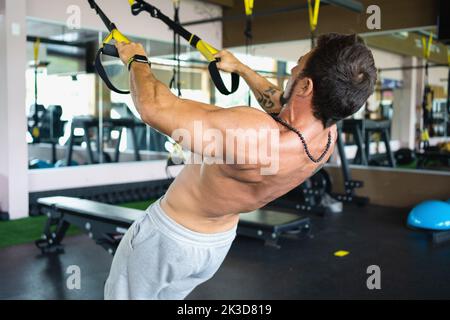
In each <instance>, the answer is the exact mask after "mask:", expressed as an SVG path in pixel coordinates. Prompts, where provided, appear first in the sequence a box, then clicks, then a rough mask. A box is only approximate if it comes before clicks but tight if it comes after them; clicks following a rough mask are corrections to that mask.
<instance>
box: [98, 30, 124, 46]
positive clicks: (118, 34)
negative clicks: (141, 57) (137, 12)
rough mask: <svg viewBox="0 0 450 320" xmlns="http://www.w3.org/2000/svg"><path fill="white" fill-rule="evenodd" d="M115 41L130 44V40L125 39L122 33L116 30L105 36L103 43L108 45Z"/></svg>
mask: <svg viewBox="0 0 450 320" xmlns="http://www.w3.org/2000/svg"><path fill="white" fill-rule="evenodd" d="M113 39H114V40H116V41H117V42H125V43H130V40H129V39H128V38H127V37H125V36H124V35H123V34H122V32H120V31H119V30H117V29H114V30H113V31H112V32H111V33H110V34H108V35H107V36H106V38H105V39H104V40H103V43H104V44H105V43H109V42H110V41H111V40H113Z"/></svg>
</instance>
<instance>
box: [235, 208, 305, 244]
mask: <svg viewBox="0 0 450 320" xmlns="http://www.w3.org/2000/svg"><path fill="white" fill-rule="evenodd" d="M310 228H311V221H310V219H309V218H308V217H305V216H301V215H299V214H292V213H287V212H278V211H274V210H267V209H260V210H256V211H253V212H250V213H245V214H241V218H240V220H239V225H238V229H237V233H238V235H241V236H246V237H252V238H256V239H261V240H264V241H265V244H266V245H267V246H271V247H275V248H277V249H278V248H280V246H279V245H278V240H279V238H280V236H282V235H283V234H289V233H290V234H307V233H309V231H310Z"/></svg>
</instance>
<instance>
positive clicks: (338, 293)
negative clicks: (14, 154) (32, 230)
mask: <svg viewBox="0 0 450 320" xmlns="http://www.w3.org/2000/svg"><path fill="white" fill-rule="evenodd" d="M407 213H408V212H407V210H399V209H393V208H385V207H377V206H367V207H364V208H359V207H356V206H347V207H346V209H345V211H344V213H343V214H339V215H336V216H328V217H313V229H312V233H311V237H309V238H306V239H291V238H285V239H281V241H280V244H281V248H280V249H275V248H271V247H266V246H264V245H263V243H262V242H261V241H258V240H254V239H249V238H243V237H238V238H237V239H236V240H235V242H234V244H233V246H232V248H231V250H230V253H229V255H228V256H227V258H226V260H225V262H224V264H223V265H222V267H221V268H220V270H219V271H218V273H217V274H216V275H215V276H214V277H213V278H212V279H211V280H209V281H208V282H206V283H204V284H203V285H201V286H199V287H197V288H196V289H195V290H194V291H193V292H192V293H191V294H190V295H189V297H188V299H440V298H449V297H450V286H449V285H448V284H449V280H450V272H449V270H450V269H449V266H450V250H449V249H450V245H449V244H443V245H440V246H433V245H432V244H431V243H430V242H429V241H428V238H427V236H426V235H425V234H422V233H419V232H415V231H411V230H409V229H407V228H406V227H405V223H404V222H405V219H406V215H407ZM64 243H65V245H66V246H65V249H66V253H65V254H61V255H49V256H43V255H41V254H40V252H39V251H38V249H36V247H35V246H34V245H33V244H25V245H17V246H14V247H8V248H4V249H1V250H0V261H1V263H0V275H1V285H0V299H102V298H103V284H104V281H105V279H106V277H107V274H108V270H109V267H110V264H111V261H112V257H111V256H110V255H109V254H108V253H107V252H106V251H104V250H103V249H102V248H101V247H100V246H98V245H96V244H95V243H94V242H93V241H92V240H90V239H89V238H88V237H87V236H86V235H75V236H72V237H68V238H67V239H66V240H65V241H64ZM338 250H347V251H349V252H350V253H349V254H348V255H347V256H345V257H336V256H335V255H334V252H336V251H338ZM70 265H78V266H80V268H81V289H80V290H68V289H66V286H65V281H66V276H67V275H66V274H65V270H66V268H67V267H68V266H70ZM370 265H378V266H379V267H380V268H381V289H380V290H369V289H367V285H366V281H367V278H368V277H369V275H368V274H367V267H368V266H370Z"/></svg>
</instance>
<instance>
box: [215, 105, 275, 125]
mask: <svg viewBox="0 0 450 320" xmlns="http://www.w3.org/2000/svg"><path fill="white" fill-rule="evenodd" d="M214 112H215V113H218V114H220V117H223V120H224V121H226V120H227V119H229V120H230V129H231V128H237V129H239V128H240V129H249V128H254V129H262V128H265V129H278V125H277V123H276V122H275V121H274V120H273V119H272V117H271V116H270V115H269V114H268V113H266V112H264V111H261V110H258V109H255V108H251V107H247V106H237V107H231V108H221V109H218V110H215V111H214ZM231 122H233V123H231Z"/></svg>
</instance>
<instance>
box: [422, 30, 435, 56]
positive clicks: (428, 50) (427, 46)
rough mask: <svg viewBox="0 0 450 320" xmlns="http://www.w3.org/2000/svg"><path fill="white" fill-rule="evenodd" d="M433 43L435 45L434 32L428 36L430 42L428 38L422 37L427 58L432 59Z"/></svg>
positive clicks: (424, 53)
mask: <svg viewBox="0 0 450 320" xmlns="http://www.w3.org/2000/svg"><path fill="white" fill-rule="evenodd" d="M432 45H433V33H432V32H431V33H430V36H429V37H428V43H427V38H426V37H422V49H423V57H424V59H426V60H428V59H430V55H431V47H432Z"/></svg>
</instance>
